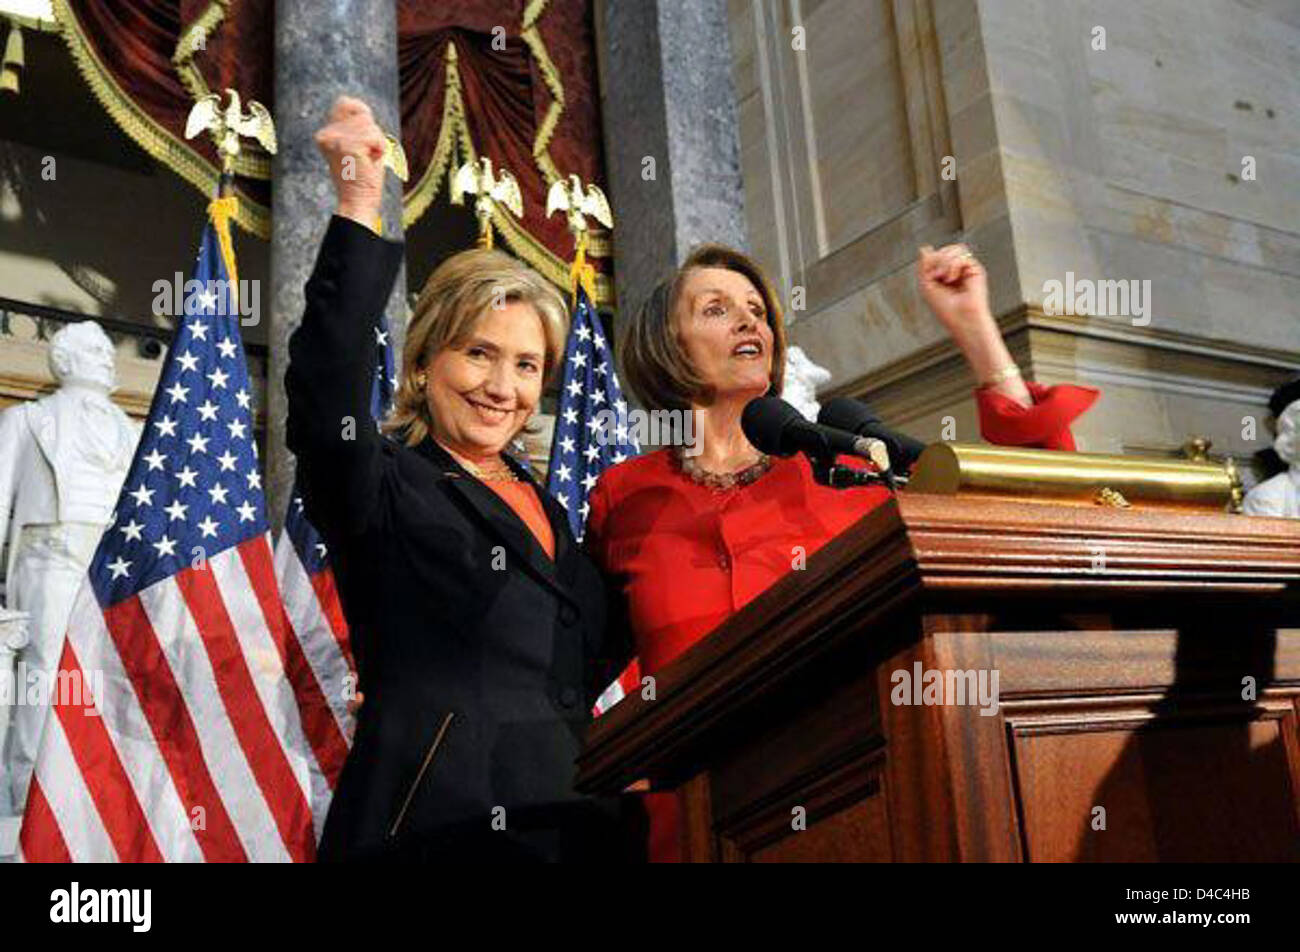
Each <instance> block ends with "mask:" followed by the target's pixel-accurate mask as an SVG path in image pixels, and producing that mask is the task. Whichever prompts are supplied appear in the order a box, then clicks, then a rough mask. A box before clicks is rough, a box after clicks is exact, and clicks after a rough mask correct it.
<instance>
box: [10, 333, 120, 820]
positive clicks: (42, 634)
mask: <svg viewBox="0 0 1300 952" xmlns="http://www.w3.org/2000/svg"><path fill="white" fill-rule="evenodd" d="M49 360H50V370H51V371H52V372H53V374H54V378H55V379H56V380H57V381H58V382H59V389H58V390H56V391H55V392H54V393H52V394H50V395H49V396H48V397H43V398H42V399H40V400H35V401H32V402H30V403H24V404H20V405H18V406H15V407H10V408H9V409H7V410H4V411H3V412H0V539H6V540H7V541H8V544H9V558H8V561H7V565H6V566H5V601H6V603H7V607H8V608H10V609H13V610H16V611H23V612H27V613H28V614H29V615H30V616H31V617H30V622H29V641H28V644H27V645H26V647H25V648H23V649H22V651H21V653H20V656H19V661H20V662H23V663H24V665H25V669H26V671H27V678H28V680H31V678H32V677H33V672H39V671H46V672H52V671H54V670H55V669H56V668H57V667H58V661H59V652H60V651H61V650H62V646H63V636H64V633H65V629H66V626H67V623H68V615H69V613H70V612H71V610H72V605H73V600H74V599H75V598H76V595H77V590H78V589H79V588H80V587H81V583H82V580H83V579H84V578H85V575H86V568H87V566H88V565H89V564H90V560H91V558H92V557H93V556H94V554H95V547H96V546H97V545H98V544H99V537H100V536H101V535H102V534H103V532H104V529H105V527H106V526H107V525H108V524H109V522H110V521H111V518H112V513H113V507H114V505H115V504H116V502H117V494H118V490H119V489H120V488H121V485H122V480H123V478H125V476H126V471H127V468H128V467H129V466H130V463H131V456H132V454H133V453H134V452H135V445H136V441H137V440H138V439H139V435H140V431H139V427H138V426H137V425H136V424H135V423H133V422H132V421H131V419H130V418H129V417H127V415H126V414H125V413H123V412H122V410H121V409H119V408H118V407H117V406H116V405H115V404H114V403H113V402H112V401H110V400H109V398H108V395H109V394H110V393H111V392H112V391H113V388H114V386H115V385H116V373H115V368H114V365H113V344H112V342H111V341H110V340H109V339H108V335H106V334H105V333H104V330H103V328H101V327H100V326H99V325H98V324H96V323H95V322H93V321H83V322H81V323H78V324H69V325H68V326H66V327H64V328H62V329H61V330H60V331H58V333H56V334H55V335H54V337H53V339H52V340H51V342H50V355H49ZM24 687H25V686H24V685H15V688H16V690H24ZM46 711H47V708H45V707H41V706H35V705H28V704H20V705H15V707H14V708H13V711H12V716H11V719H10V724H9V732H8V737H7V738H0V743H2V745H3V746H2V747H0V749H2V750H3V752H4V759H3V765H4V768H5V770H4V773H5V779H7V781H8V785H9V790H10V796H9V797H8V798H0V803H3V801H4V799H8V800H9V801H10V802H9V804H8V805H9V806H11V807H12V809H14V810H15V811H17V812H21V810H22V808H23V805H24V804H25V803H26V799H27V785H28V782H29V781H30V778H31V771H32V767H33V765H34V762H35V758H36V751H37V747H38V745H39V743H40V738H41V730H42V728H43V727H44V723H45V714H46Z"/></svg>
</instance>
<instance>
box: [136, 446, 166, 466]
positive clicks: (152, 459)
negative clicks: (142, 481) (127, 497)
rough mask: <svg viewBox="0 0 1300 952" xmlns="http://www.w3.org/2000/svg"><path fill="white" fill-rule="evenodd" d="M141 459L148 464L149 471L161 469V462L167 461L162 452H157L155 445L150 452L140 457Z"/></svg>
mask: <svg viewBox="0 0 1300 952" xmlns="http://www.w3.org/2000/svg"><path fill="white" fill-rule="evenodd" d="M141 459H143V460H144V461H145V462H146V463H148V464H149V470H150V472H152V471H153V470H155V469H162V465H163V463H165V462H166V461H167V457H166V456H165V455H163V454H162V453H159V452H158V449H157V447H155V448H154V449H153V450H152V451H151V452H149V453H146V454H145V455H144V456H142V457H141Z"/></svg>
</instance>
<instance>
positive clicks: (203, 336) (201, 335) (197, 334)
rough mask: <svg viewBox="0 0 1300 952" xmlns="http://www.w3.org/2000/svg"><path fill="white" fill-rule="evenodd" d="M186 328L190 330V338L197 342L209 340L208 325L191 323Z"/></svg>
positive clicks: (196, 322) (200, 322)
mask: <svg viewBox="0 0 1300 952" xmlns="http://www.w3.org/2000/svg"><path fill="white" fill-rule="evenodd" d="M214 300H215V298H214ZM186 328H187V329H188V330H189V332H190V336H191V337H192V338H194V339H195V340H207V339H208V325H207V324H204V323H203V322H202V321H190V323H189V324H187V325H186Z"/></svg>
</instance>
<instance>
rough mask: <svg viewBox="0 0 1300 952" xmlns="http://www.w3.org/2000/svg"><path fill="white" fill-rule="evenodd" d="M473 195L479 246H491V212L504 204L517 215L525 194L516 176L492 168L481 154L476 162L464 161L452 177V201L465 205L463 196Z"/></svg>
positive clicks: (522, 206) (522, 212) (522, 204)
mask: <svg viewBox="0 0 1300 952" xmlns="http://www.w3.org/2000/svg"><path fill="white" fill-rule="evenodd" d="M466 195H474V196H476V198H475V200H474V214H475V216H476V217H477V218H478V243H479V247H482V248H491V247H492V211H493V209H494V208H496V206H497V205H504V206H505V207H506V208H507V209H509V210H510V213H511V214H512V215H514V216H515V217H516V218H522V217H523V214H524V197H523V193H522V192H520V191H519V182H518V181H516V179H515V177H514V176H513V175H511V174H510V173H509V172H507V171H506V170H505V169H501V170H500V171H499V172H497V173H493V171H492V160H491V159H489V158H488V157H487V156H483V157H482V158H480V159H479V160H478V161H477V162H466V163H465V164H464V165H462V166H461V167H460V168H458V169H457V170H456V174H455V175H453V176H452V178H451V196H450V197H451V203H452V204H453V205H463V204H465V196H466Z"/></svg>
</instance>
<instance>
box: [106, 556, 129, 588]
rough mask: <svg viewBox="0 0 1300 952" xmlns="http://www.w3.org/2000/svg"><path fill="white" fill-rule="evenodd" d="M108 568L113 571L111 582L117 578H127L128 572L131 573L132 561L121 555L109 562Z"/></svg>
mask: <svg viewBox="0 0 1300 952" xmlns="http://www.w3.org/2000/svg"><path fill="white" fill-rule="evenodd" d="M108 568H109V570H110V571H112V573H113V578H111V579H109V581H110V582H111V581H113V580H115V579H119V578H125V577H126V576H127V575H128V574H130V571H131V563H130V562H128V561H127V560H126V559H124V558H122V556H120V555H119V556H118V557H117V558H116V559H114V560H113V561H112V562H109V563H108Z"/></svg>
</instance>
